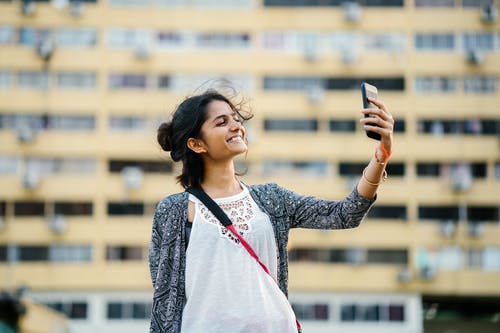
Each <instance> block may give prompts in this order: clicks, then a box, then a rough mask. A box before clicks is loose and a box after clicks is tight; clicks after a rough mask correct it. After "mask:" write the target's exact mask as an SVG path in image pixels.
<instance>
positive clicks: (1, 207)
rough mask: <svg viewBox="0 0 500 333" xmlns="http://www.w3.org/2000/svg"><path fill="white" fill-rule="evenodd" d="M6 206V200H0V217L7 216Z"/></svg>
mask: <svg viewBox="0 0 500 333" xmlns="http://www.w3.org/2000/svg"><path fill="white" fill-rule="evenodd" d="M5 207H6V203H5V201H0V218H3V217H5Z"/></svg>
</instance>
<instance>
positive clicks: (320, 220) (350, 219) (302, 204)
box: [276, 185, 376, 229]
mask: <svg viewBox="0 0 500 333" xmlns="http://www.w3.org/2000/svg"><path fill="white" fill-rule="evenodd" d="M276 186H277V187H278V189H277V191H278V192H279V193H280V197H281V198H282V200H283V205H284V208H285V211H286V213H287V215H288V216H289V217H290V227H291V228H309V229H350V228H355V227H357V226H359V225H360V223H361V221H362V220H363V218H364V217H365V215H366V214H367V213H368V211H369V209H370V207H371V206H372V205H373V203H374V202H375V200H376V196H375V197H374V198H373V199H368V198H365V197H363V196H361V195H360V194H359V193H358V191H357V189H356V187H355V188H354V189H353V191H352V192H351V193H350V194H349V195H348V196H347V197H346V198H345V199H344V200H339V201H335V200H324V199H320V198H316V197H313V196H304V195H300V194H297V193H295V192H293V191H290V190H288V189H285V188H283V187H280V186H278V185H276Z"/></svg>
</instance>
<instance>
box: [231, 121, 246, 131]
mask: <svg viewBox="0 0 500 333" xmlns="http://www.w3.org/2000/svg"><path fill="white" fill-rule="evenodd" d="M230 128H231V130H232V131H236V130H239V129H240V128H243V125H242V124H241V122H240V121H236V120H233V121H231V127H230Z"/></svg>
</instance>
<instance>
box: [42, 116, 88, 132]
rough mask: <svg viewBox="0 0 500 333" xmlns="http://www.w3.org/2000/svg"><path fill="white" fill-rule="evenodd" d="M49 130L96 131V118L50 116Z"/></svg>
mask: <svg viewBox="0 0 500 333" xmlns="http://www.w3.org/2000/svg"><path fill="white" fill-rule="evenodd" d="M47 118H48V126H47V128H48V129H51V130H94V129H95V125H96V124H95V123H96V121H95V116H93V115H74V116H63V115H49V116H47Z"/></svg>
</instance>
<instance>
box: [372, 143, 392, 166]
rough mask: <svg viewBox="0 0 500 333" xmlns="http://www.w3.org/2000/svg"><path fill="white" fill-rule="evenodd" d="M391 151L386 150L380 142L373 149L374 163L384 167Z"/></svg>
mask: <svg viewBox="0 0 500 333" xmlns="http://www.w3.org/2000/svg"><path fill="white" fill-rule="evenodd" d="M391 155H392V151H390V150H388V149H387V148H386V147H385V146H384V144H383V143H382V142H381V143H380V146H378V147H377V148H375V161H376V162H377V164H380V165H386V164H387V162H388V161H389V159H390V158H391Z"/></svg>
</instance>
